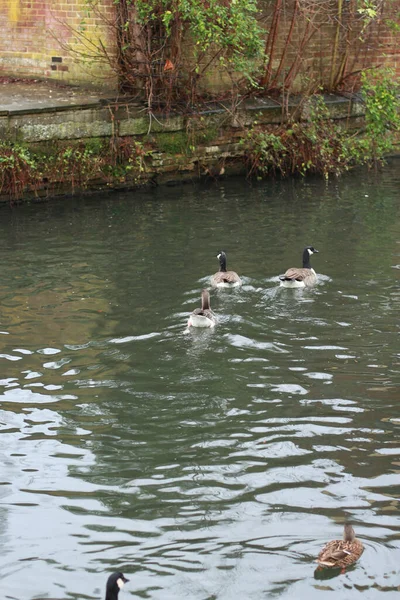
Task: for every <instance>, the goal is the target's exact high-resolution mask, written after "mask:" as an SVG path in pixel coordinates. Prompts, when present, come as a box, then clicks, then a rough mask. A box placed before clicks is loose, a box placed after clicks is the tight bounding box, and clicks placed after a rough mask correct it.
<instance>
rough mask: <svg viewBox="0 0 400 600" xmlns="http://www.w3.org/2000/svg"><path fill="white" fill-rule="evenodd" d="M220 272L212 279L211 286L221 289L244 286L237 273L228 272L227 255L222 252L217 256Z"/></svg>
mask: <svg viewBox="0 0 400 600" xmlns="http://www.w3.org/2000/svg"><path fill="white" fill-rule="evenodd" d="M217 258H218V260H219V271H218V272H217V273H215V275H213V276H212V277H211V285H212V286H214V287H219V288H234V287H239V286H241V285H242V280H241V279H240V277H239V275H238V274H237V273H235V271H227V270H226V254H225V252H223V251H222V250H221V252H219V253H218V254H217Z"/></svg>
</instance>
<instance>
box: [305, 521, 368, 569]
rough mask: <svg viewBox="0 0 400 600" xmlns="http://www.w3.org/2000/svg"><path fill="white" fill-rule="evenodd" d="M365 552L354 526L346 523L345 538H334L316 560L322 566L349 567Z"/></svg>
mask: <svg viewBox="0 0 400 600" xmlns="http://www.w3.org/2000/svg"><path fill="white" fill-rule="evenodd" d="M363 552H364V546H363V545H362V543H361V542H360V541H359V540H357V538H356V536H355V533H354V529H353V527H352V526H351V525H350V524H349V523H346V525H345V526H344V532H343V539H342V540H332V541H331V542H328V543H327V544H326V546H325V547H324V548H323V549H322V550H321V552H320V553H319V555H318V558H317V560H316V562H317V563H318V564H319V565H320V566H321V567H348V566H349V565H352V564H353V563H355V562H356V561H357V560H358V559H359V558H360V556H361V554H362V553H363Z"/></svg>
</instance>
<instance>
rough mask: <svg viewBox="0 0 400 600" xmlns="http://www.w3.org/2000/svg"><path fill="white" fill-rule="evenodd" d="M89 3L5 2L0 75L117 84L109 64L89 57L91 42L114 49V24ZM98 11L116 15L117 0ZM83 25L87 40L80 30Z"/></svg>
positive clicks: (107, 0) (0, 19)
mask: <svg viewBox="0 0 400 600" xmlns="http://www.w3.org/2000/svg"><path fill="white" fill-rule="evenodd" d="M85 6H86V7H87V5H86V2H85V0H0V76H12V77H28V78H38V79H55V80H57V81H61V82H64V83H68V84H76V83H77V84H84V85H85V86H88V85H93V86H96V87H103V88H104V87H105V88H110V89H111V88H115V86H116V82H115V78H114V76H113V74H112V73H111V72H110V70H109V69H108V68H107V66H106V65H104V64H101V63H99V62H97V61H93V60H92V59H91V58H90V54H91V52H92V50H93V47H90V41H93V42H94V44H97V43H98V40H99V39H101V40H102V42H103V43H104V45H105V46H107V47H109V48H112V40H110V39H109V36H110V31H109V28H108V27H107V26H106V25H105V23H104V20H103V19H102V18H100V16H99V14H98V13H97V12H93V11H92V12H88V11H87V8H85ZM99 10H100V11H101V12H102V13H103V14H104V16H105V17H106V18H109V19H113V15H114V8H113V3H112V0H100V1H99ZM81 28H84V31H85V37H86V39H87V41H86V43H83V39H82V38H81V40H79V37H77V36H76V34H75V32H76V31H79V30H80V29H81Z"/></svg>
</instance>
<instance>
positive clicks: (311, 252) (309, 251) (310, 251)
mask: <svg viewBox="0 0 400 600" xmlns="http://www.w3.org/2000/svg"><path fill="white" fill-rule="evenodd" d="M307 250H308V254H309V255H310V256H311V254H314V252H313V251H312V250H310V248H307Z"/></svg>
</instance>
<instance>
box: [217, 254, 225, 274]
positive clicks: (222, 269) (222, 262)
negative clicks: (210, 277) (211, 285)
mask: <svg viewBox="0 0 400 600" xmlns="http://www.w3.org/2000/svg"><path fill="white" fill-rule="evenodd" d="M219 271H220V273H226V256H220V257H219Z"/></svg>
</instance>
